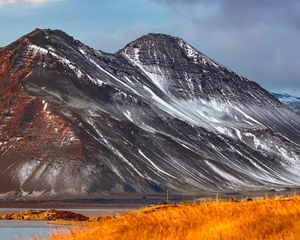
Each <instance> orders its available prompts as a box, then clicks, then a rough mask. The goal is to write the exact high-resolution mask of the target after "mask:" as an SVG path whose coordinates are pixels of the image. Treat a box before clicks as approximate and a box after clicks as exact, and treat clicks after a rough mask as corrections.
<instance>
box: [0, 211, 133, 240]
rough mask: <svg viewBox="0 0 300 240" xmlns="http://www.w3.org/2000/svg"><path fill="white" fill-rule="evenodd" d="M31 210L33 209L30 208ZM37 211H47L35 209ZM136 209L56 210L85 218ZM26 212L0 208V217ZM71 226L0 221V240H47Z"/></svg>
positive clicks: (41, 222)
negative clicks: (37, 239)
mask: <svg viewBox="0 0 300 240" xmlns="http://www.w3.org/2000/svg"><path fill="white" fill-rule="evenodd" d="M30 209H33V208H30ZM36 209H37V210H47V209H43V208H36ZM135 209H136V208H125V207H124V208H103V207H102V208H91V209H89V208H81V209H78V208H76V209H56V210H61V211H71V212H75V213H81V214H83V215H85V216H87V217H95V216H109V215H116V214H121V213H125V212H128V211H132V210H135ZM21 210H26V209H24V208H0V216H2V215H4V214H9V213H13V212H16V211H21ZM71 228H72V227H71V226H65V225H64V226H59V225H51V224H48V223H47V221H14V220H10V221H5V220H0V240H31V239H34V237H36V236H41V237H42V239H49V235H50V232H57V231H60V232H69V231H70V229H71Z"/></svg>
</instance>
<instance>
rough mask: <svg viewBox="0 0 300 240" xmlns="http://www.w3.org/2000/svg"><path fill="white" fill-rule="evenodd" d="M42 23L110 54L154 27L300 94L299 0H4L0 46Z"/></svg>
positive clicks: (274, 87) (267, 83)
mask: <svg viewBox="0 0 300 240" xmlns="http://www.w3.org/2000/svg"><path fill="white" fill-rule="evenodd" d="M37 27H38V28H52V29H61V30H64V31H65V32H67V33H68V34H70V35H72V36H74V37H75V38H77V39H79V40H80V41H82V42H84V43H86V44H88V45H90V46H91V47H93V48H96V49H101V50H104V51H107V52H115V51H117V50H118V49H120V48H122V47H123V46H124V45H125V44H126V43H128V42H130V41H132V40H134V39H135V38H137V37H139V36H141V35H143V34H147V33H149V32H160V33H167V34H171V35H174V36H179V37H181V38H183V39H184V40H186V41H187V42H189V43H190V44H192V45H193V46H194V47H196V48H197V49H198V50H200V51H201V52H203V53H205V54H206V55H208V56H209V57H211V58H213V59H214V60H216V61H217V62H219V63H222V64H223V65H225V66H227V67H229V68H231V69H232V70H234V71H236V72H238V73H239V74H241V75H243V76H245V77H247V78H249V79H251V80H254V81H256V82H258V83H259V84H261V85H262V86H263V87H264V88H266V89H268V90H270V91H277V92H287V93H290V94H294V95H299V96H300V47H299V44H300V1H299V0H0V46H5V45H7V44H9V43H11V42H13V41H14V40H16V39H17V38H19V37H20V36H22V35H24V34H26V33H28V32H30V31H32V30H33V29H35V28H37Z"/></svg>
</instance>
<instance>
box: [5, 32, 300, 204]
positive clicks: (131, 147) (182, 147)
mask: <svg viewBox="0 0 300 240" xmlns="http://www.w3.org/2000/svg"><path fill="white" fill-rule="evenodd" d="M157 42H159V44H158V43H157ZM0 56H3V57H2V58H1V59H2V60H1V62H0V93H2V95H1V94H0V96H1V97H0V100H1V101H0V105H1V106H0V107H1V108H2V109H5V110H4V111H3V112H0V180H1V181H2V182H3V185H2V186H1V187H0V192H1V193H2V196H3V197H7V196H13V197H15V198H17V197H20V196H22V197H26V196H31V197H39V198H41V197H45V196H56V195H59V194H70V195H71V196H80V195H87V196H90V195H93V194H96V195H97V194H103V193H104V194H121V193H140V194H145V193H150V194H151V193H159V192H164V191H166V189H169V190H170V192H173V193H177V194H179V193H180V194H191V193H198V192H215V191H232V190H234V191H242V190H253V189H273V188H275V189H277V188H283V187H291V186H297V185H298V184H299V183H300V178H299V174H298V171H297V169H298V168H299V166H300V165H299V159H300V149H299V145H300V125H299V118H297V115H296V114H294V113H293V112H291V111H290V110H289V109H288V108H286V107H285V106H284V105H283V104H282V103H280V102H279V101H278V100H277V99H276V98H275V97H273V96H272V95H271V94H270V93H269V92H267V91H266V90H265V89H263V88H261V87H260V86H259V85H258V84H257V83H255V82H253V81H249V80H247V79H246V78H244V77H241V76H240V75H238V74H235V73H234V72H232V71H231V70H229V69H227V68H225V67H223V66H221V65H218V64H217V63H216V62H215V61H213V60H211V59H209V58H208V57H207V56H205V55H203V54H202V53H201V52H199V51H197V50H196V49H195V48H193V47H191V46H190V45H189V44H188V43H186V42H184V41H183V40H181V39H180V38H176V37H171V36H168V35H162V34H158V35H156V34H150V35H146V36H143V37H141V38H139V39H137V40H135V41H133V42H131V43H129V44H128V45H126V46H125V47H124V48H123V49H121V50H120V51H118V52H117V53H116V54H109V53H105V52H102V51H97V50H94V49H92V48H90V47H88V46H86V45H84V44H83V43H81V42H80V41H78V40H75V39H73V38H72V37H70V36H68V35H67V34H66V33H64V32H62V31H60V30H59V31H58V30H54V31H53V30H41V29H36V30H35V31H33V32H31V33H29V34H27V35H25V36H24V37H22V38H20V39H19V40H17V41H15V42H14V43H12V44H10V45H9V46H7V47H6V48H4V49H2V50H1V52H0Z"/></svg>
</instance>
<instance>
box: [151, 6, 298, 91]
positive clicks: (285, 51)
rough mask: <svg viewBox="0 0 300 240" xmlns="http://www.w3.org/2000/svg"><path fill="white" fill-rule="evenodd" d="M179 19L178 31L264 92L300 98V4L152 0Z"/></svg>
mask: <svg viewBox="0 0 300 240" xmlns="http://www.w3.org/2000/svg"><path fill="white" fill-rule="evenodd" d="M152 1H154V2H156V3H159V4H163V6H168V7H169V9H170V11H171V12H173V14H174V15H176V16H177V19H176V23H177V24H178V26H177V27H175V28H174V29H176V30H175V31H177V34H178V35H180V36H181V37H182V38H184V39H186V40H187V41H188V42H191V43H192V45H194V46H195V47H196V48H198V49H199V50H200V51H202V52H204V53H206V54H207V55H208V56H210V57H212V58H214V59H215V60H217V61H218V62H220V63H222V64H224V65H225V66H227V67H229V68H231V69H233V70H234V71H236V72H238V73H239V74H241V75H244V76H246V77H247V78H249V79H251V80H254V81H257V82H258V83H260V84H261V85H262V86H263V87H265V88H267V89H269V90H274V91H287V92H294V93H297V94H298V95H300V79H299V76H300V71H299V65H300V49H299V47H298V45H299V44H298V39H300V15H299V12H300V1H298V0H251V1H246V0H152Z"/></svg>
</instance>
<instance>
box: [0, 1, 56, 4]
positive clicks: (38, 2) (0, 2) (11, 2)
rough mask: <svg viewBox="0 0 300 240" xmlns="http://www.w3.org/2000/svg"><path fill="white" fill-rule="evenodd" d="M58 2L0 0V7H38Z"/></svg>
mask: <svg viewBox="0 0 300 240" xmlns="http://www.w3.org/2000/svg"><path fill="white" fill-rule="evenodd" d="M58 1H60V0H0V5H38V4H42V3H48V2H58Z"/></svg>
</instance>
